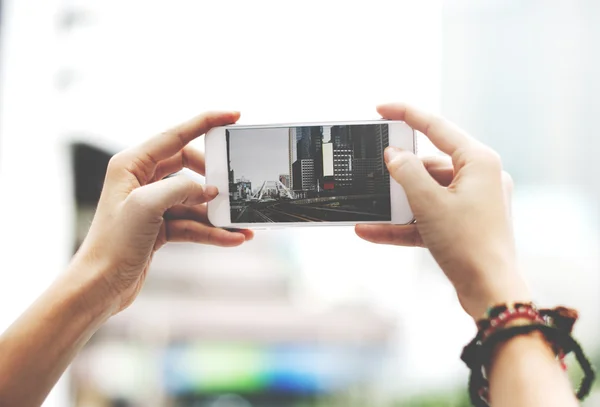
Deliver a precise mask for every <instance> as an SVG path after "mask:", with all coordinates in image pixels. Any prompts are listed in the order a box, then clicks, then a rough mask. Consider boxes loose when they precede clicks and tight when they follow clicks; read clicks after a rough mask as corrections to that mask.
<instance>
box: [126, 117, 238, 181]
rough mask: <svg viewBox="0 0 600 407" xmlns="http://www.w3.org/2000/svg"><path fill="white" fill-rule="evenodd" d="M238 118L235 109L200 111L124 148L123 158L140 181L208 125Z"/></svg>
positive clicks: (207, 127)
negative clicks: (173, 126) (132, 146)
mask: <svg viewBox="0 0 600 407" xmlns="http://www.w3.org/2000/svg"><path fill="white" fill-rule="evenodd" d="M239 117H240V114H239V112H207V113H203V114H201V115H199V116H196V117H195V118H193V119H191V120H189V121H188V122H186V123H183V124H181V125H179V126H177V127H175V128H174V129H172V130H169V131H166V132H164V133H162V134H159V135H158V136H155V137H152V138H151V139H150V140H148V141H146V142H144V143H143V144H142V145H140V146H138V147H135V148H133V149H131V150H129V151H127V153H126V154H124V158H123V160H127V162H128V164H127V167H128V168H130V169H131V171H132V172H133V173H134V175H135V176H136V177H137V178H138V180H140V182H141V183H142V184H143V183H145V181H146V180H149V179H150V178H151V177H149V176H148V174H153V173H154V170H155V168H156V166H157V165H158V163H159V162H160V161H162V160H166V159H167V158H170V157H172V156H174V155H175V154H177V153H178V152H179V151H181V150H183V148H184V147H185V146H186V145H187V144H188V143H189V142H190V141H192V140H193V139H195V138H197V137H199V136H201V135H202V134H204V133H206V132H207V131H208V130H210V129H211V128H213V127H216V126H224V125H227V124H231V123H235V122H236V121H237V120H238V119H239ZM132 163H133V164H132Z"/></svg>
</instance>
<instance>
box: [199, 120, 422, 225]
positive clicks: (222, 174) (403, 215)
mask: <svg viewBox="0 0 600 407" xmlns="http://www.w3.org/2000/svg"><path fill="white" fill-rule="evenodd" d="M361 124H388V134H389V145H390V146H394V147H399V148H402V149H404V150H408V151H412V152H414V153H416V152H417V151H416V148H417V145H416V137H415V133H414V130H413V129H412V128H411V127H410V126H408V125H407V124H406V123H405V122H402V121H397V120H361V121H337V122H312V123H281V124H265V125H259V124H253V125H244V124H233V125H229V126H221V127H215V128H213V129H211V130H209V131H208V133H207V134H206V136H205V160H206V164H205V167H206V177H205V178H206V183H207V184H209V185H214V186H216V187H217V188H218V189H219V194H218V195H217V197H216V198H215V199H213V200H212V201H211V202H209V203H208V220H209V221H210V222H211V223H212V224H213V225H214V226H217V227H223V228H235V229H273V228H282V227H294V226H352V225H356V224H358V223H383V224H390V223H391V224H400V225H405V224H409V223H412V222H413V221H414V216H413V213H412V210H411V209H410V206H409V204H408V199H407V197H406V194H405V192H404V189H403V188H402V186H401V185H400V184H398V183H397V182H395V181H394V180H393V179H392V178H391V177H390V200H391V209H392V210H391V215H392V216H391V221H377V222H372V221H357V222H278V223H266V222H265V223H232V222H231V213H230V206H229V205H230V203H229V177H228V169H229V167H228V163H227V143H226V139H225V131H226V129H251V128H274V127H300V126H335V125H338V126H339V125H361Z"/></svg>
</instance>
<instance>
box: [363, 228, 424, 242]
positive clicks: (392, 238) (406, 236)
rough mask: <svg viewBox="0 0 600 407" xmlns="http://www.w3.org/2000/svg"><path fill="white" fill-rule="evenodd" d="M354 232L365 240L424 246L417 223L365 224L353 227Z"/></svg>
mask: <svg viewBox="0 0 600 407" xmlns="http://www.w3.org/2000/svg"><path fill="white" fill-rule="evenodd" d="M355 231H356V234H357V235H358V236H359V237H360V238H361V239H364V240H366V241H369V242H372V243H378V244H393V245H396V246H408V247H424V244H423V239H421V234H420V233H419V230H418V229H417V225H415V224H412V225H367V224H359V225H356V227H355Z"/></svg>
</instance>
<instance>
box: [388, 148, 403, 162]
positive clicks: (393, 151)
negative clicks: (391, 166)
mask: <svg viewBox="0 0 600 407" xmlns="http://www.w3.org/2000/svg"><path fill="white" fill-rule="evenodd" d="M402 151H403V150H402V149H401V148H398V147H388V148H386V149H385V153H384V157H385V162H386V163H389V162H390V161H392V160H393V159H394V158H396V157H398V156H399V155H400V154H402Z"/></svg>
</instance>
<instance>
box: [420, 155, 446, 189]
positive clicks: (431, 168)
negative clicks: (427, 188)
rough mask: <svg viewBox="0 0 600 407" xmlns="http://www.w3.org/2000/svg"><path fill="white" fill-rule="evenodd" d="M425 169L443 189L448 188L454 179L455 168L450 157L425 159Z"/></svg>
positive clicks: (423, 159)
mask: <svg viewBox="0 0 600 407" xmlns="http://www.w3.org/2000/svg"><path fill="white" fill-rule="evenodd" d="M421 161H423V165H424V166H425V169H426V170H427V172H428V173H429V175H431V176H432V177H433V179H434V180H436V181H437V183H438V184H440V185H441V186H443V187H447V186H448V185H450V184H451V183H452V180H453V179H454V167H453V166H452V160H451V159H450V157H435V156H433V157H423V158H422V159H421Z"/></svg>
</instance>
